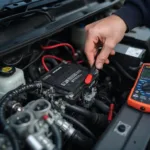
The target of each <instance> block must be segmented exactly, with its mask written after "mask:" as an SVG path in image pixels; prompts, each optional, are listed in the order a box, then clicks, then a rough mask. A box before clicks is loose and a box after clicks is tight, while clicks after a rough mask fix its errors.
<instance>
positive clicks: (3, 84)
mask: <svg viewBox="0 0 150 150" xmlns="http://www.w3.org/2000/svg"><path fill="white" fill-rule="evenodd" d="M24 84H25V79H24V73H23V71H22V70H21V69H19V68H15V67H1V68H0V98H1V97H2V96H3V95H5V94H6V93H7V92H9V91H11V90H14V89H15V88H17V87H19V86H20V85H24Z"/></svg>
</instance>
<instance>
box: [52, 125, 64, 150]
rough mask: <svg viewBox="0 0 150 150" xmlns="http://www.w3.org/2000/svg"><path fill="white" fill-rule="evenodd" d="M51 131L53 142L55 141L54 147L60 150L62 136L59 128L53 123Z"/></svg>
mask: <svg viewBox="0 0 150 150" xmlns="http://www.w3.org/2000/svg"><path fill="white" fill-rule="evenodd" d="M51 129H52V132H53V134H54V138H55V142H56V147H57V148H56V149H57V150H61V149H62V137H61V133H60V131H59V129H58V128H57V126H56V125H55V124H52V125H51Z"/></svg>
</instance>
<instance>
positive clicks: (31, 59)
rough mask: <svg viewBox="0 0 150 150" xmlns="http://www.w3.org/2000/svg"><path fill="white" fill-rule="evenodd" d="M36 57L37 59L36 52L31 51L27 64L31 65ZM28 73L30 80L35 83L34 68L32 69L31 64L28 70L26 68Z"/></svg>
mask: <svg viewBox="0 0 150 150" xmlns="http://www.w3.org/2000/svg"><path fill="white" fill-rule="evenodd" d="M36 57H37V51H33V54H32V56H31V58H30V61H29V64H30V63H31V62H33V60H35V59H36ZM28 72H29V74H30V77H31V79H32V80H33V81H35V80H36V78H37V77H36V73H35V72H36V67H34V66H33V64H31V65H30V66H29V68H28Z"/></svg>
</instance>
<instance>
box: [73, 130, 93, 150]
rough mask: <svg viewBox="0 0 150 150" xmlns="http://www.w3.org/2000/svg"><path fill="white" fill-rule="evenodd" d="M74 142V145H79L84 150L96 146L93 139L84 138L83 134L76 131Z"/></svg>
mask: <svg viewBox="0 0 150 150" xmlns="http://www.w3.org/2000/svg"><path fill="white" fill-rule="evenodd" d="M72 142H73V144H74V145H75V146H76V145H79V146H80V147H82V148H83V149H86V150H87V149H91V148H92V147H93V145H94V142H93V140H92V139H90V138H88V137H86V136H84V135H83V134H82V133H81V132H79V131H76V132H75V133H74V135H73V136H72Z"/></svg>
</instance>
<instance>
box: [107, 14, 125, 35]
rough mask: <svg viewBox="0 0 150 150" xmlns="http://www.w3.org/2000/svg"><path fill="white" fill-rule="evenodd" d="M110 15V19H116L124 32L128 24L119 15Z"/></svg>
mask: <svg viewBox="0 0 150 150" xmlns="http://www.w3.org/2000/svg"><path fill="white" fill-rule="evenodd" d="M110 17H111V19H113V20H116V21H117V22H118V25H119V26H121V27H122V29H123V30H124V33H125V32H127V31H128V26H127V24H126V22H125V21H124V20H123V19H122V18H121V17H119V16H117V15H115V14H113V15H111V16H110Z"/></svg>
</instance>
